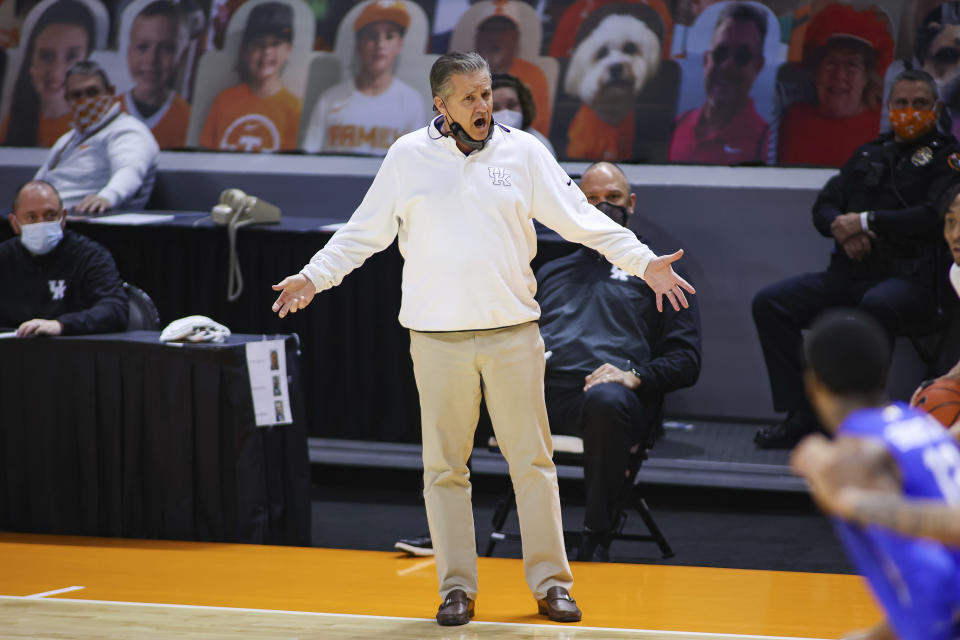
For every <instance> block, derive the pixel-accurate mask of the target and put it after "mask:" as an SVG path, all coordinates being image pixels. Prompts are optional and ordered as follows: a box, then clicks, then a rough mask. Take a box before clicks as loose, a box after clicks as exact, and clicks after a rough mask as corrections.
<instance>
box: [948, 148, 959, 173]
mask: <svg viewBox="0 0 960 640" xmlns="http://www.w3.org/2000/svg"><path fill="white" fill-rule="evenodd" d="M947 165H949V166H950V168H951V169H953V170H954V171H960V153H957V152H956V151H954V152H953V153H951V154H950V155H948V156H947Z"/></svg>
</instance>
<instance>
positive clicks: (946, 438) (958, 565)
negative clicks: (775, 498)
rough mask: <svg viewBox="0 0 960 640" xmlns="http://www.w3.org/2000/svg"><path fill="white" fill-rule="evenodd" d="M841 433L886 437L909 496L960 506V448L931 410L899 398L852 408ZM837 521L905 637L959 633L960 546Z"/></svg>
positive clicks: (932, 638) (937, 639) (942, 638)
mask: <svg viewBox="0 0 960 640" xmlns="http://www.w3.org/2000/svg"><path fill="white" fill-rule="evenodd" d="M837 435H838V436H842V437H853V438H870V439H873V440H877V441H880V442H882V443H883V444H884V445H885V446H886V448H887V451H888V452H889V453H890V455H891V456H892V457H893V459H894V461H895V462H896V464H897V467H898V468H899V470H900V476H901V479H902V485H903V494H904V495H905V496H909V497H913V498H923V499H931V500H942V501H944V502H947V503H949V504H954V505H956V506H957V508H958V509H960V447H958V446H957V443H956V442H955V441H954V440H953V438H952V437H950V434H949V433H948V432H947V430H946V429H944V428H943V426H942V425H941V424H940V423H939V422H937V421H935V420H934V419H933V418H931V417H930V416H928V415H927V414H925V413H921V412H919V411H916V410H914V409H911V408H910V407H908V406H907V405H905V404H901V403H895V404H892V405H890V406H887V407H883V408H878V409H863V410H860V411H856V412H854V413H852V414H850V416H848V417H847V419H846V420H845V421H844V423H843V424H842V425H840V428H839V430H838V431H837ZM834 523H835V525H836V529H837V532H838V534H839V536H840V539H841V540H842V541H843V544H844V546H845V547H846V549H847V553H848V555H849V556H850V558H851V560H852V561H853V563H854V564H855V565H856V566H857V569H858V570H859V572H860V573H861V575H863V576H864V577H865V578H866V579H867V581H868V582H869V583H870V587H871V589H872V590H873V592H874V595H875V596H876V597H877V599H878V600H879V601H880V604H881V605H882V606H883V609H884V611H885V612H886V614H887V619H888V620H889V622H890V625H891V626H892V627H893V629H894V630H895V631H896V632H897V634H898V635H899V636H900V638H901V639H902V640H958V639H960V549H955V548H948V547H946V546H945V545H943V544H942V543H939V542H934V541H932V540H924V539H919V538H910V537H907V536H903V535H900V534H898V533H895V532H893V531H890V530H889V529H884V528H882V527H878V526H872V525H871V526H867V527H861V526H858V525H854V524H850V523H848V522H844V521H840V520H835V521H834Z"/></svg>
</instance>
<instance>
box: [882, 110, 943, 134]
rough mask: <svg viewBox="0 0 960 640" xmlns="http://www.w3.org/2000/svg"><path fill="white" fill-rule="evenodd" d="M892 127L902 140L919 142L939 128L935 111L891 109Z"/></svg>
mask: <svg viewBox="0 0 960 640" xmlns="http://www.w3.org/2000/svg"><path fill="white" fill-rule="evenodd" d="M890 126H891V128H893V132H894V133H895V134H896V135H897V137H898V138H900V139H901V140H917V139H918V138H922V137H923V136H925V135H926V134H928V133H930V132H931V131H933V128H934V127H935V126H937V112H936V111H935V110H933V109H914V108H912V107H907V108H906V109H890Z"/></svg>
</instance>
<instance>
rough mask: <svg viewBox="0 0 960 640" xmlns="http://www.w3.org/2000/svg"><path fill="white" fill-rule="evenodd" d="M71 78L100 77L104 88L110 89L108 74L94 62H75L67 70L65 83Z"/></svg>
mask: <svg viewBox="0 0 960 640" xmlns="http://www.w3.org/2000/svg"><path fill="white" fill-rule="evenodd" d="M70 76H100V79H101V80H103V86H104V88H109V87H110V78H108V77H107V72H106V71H104V70H103V67H101V66H100V65H99V64H97V63H96V62H94V61H93V60H79V61H77V62H74V63H73V64H72V65H70V68H69V69H67V75H66V77H65V78H64V82H66V81H67V80H69V79H70Z"/></svg>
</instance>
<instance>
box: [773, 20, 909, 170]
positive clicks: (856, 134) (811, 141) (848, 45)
mask: <svg viewBox="0 0 960 640" xmlns="http://www.w3.org/2000/svg"><path fill="white" fill-rule="evenodd" d="M892 58H893V37H892V36H891V35H890V30H889V23H888V21H887V18H886V16H885V15H884V14H883V13H881V12H880V11H879V10H878V9H876V8H868V9H855V8H854V7H852V6H849V5H839V4H835V5H829V6H827V7H826V8H824V9H823V10H822V11H820V12H818V13H817V14H816V15H815V16H814V17H813V19H812V20H811V21H810V26H809V27H808V28H807V33H806V37H805V39H804V46H803V64H804V66H806V67H807V68H808V69H810V70H811V71H812V72H813V74H814V81H815V84H816V102H813V103H810V102H800V103H797V104H794V105H792V106H790V107H789V108H788V109H787V110H786V112H785V113H784V116H783V120H782V123H781V125H780V132H779V133H780V136H779V154H778V158H779V163H780V164H788V165H819V166H828V167H839V166H840V165H842V164H843V163H844V162H846V161H847V160H848V159H849V158H850V156H851V155H853V153H854V152H855V151H856V150H857V149H858V148H859V147H860V145H862V144H865V143H867V142H869V141H870V140H873V139H874V138H876V137H877V134H878V133H879V131H880V120H881V105H882V103H883V80H882V78H883V72H884V71H885V70H886V68H887V66H888V65H889V64H890V61H891V60H892Z"/></svg>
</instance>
